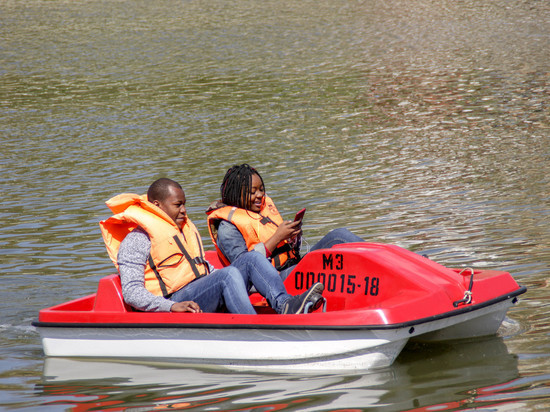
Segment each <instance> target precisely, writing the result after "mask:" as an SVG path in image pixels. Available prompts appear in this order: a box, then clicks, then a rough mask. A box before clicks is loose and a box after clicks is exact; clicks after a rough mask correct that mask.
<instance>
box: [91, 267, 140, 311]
mask: <svg viewBox="0 0 550 412" xmlns="http://www.w3.org/2000/svg"><path fill="white" fill-rule="evenodd" d="M94 311H96V312H113V311H115V312H120V311H123V312H134V309H133V308H132V307H131V306H130V305H128V304H127V303H126V302H124V298H123V296H122V286H121V284H120V276H118V274H114V275H109V276H105V277H104V278H102V279H100V280H99V285H98V286H97V293H96V298H95V302H94Z"/></svg>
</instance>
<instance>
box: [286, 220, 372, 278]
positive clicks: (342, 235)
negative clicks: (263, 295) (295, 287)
mask: <svg viewBox="0 0 550 412" xmlns="http://www.w3.org/2000/svg"><path fill="white" fill-rule="evenodd" d="M356 242H364V240H363V239H361V238H360V237H359V236H357V235H354V234H353V233H351V232H350V231H349V230H348V229H345V228H339V229H334V230H331V231H330V232H328V233H327V234H326V235H325V236H324V237H323V238H322V239H321V240H320V241H318V242H317V243H316V244H315V245H313V247H312V248H311V249H310V250H309V251H310V252H312V251H314V250H317V249H329V248H331V247H332V246H334V245H339V244H341V243H356ZM295 267H296V265H294V266H290V267H288V268H286V269H284V270H282V271H281V273H280V276H281V279H283V280H285V279H286V278H287V277H288V275H290V272H292V271H293V270H294V268H295Z"/></svg>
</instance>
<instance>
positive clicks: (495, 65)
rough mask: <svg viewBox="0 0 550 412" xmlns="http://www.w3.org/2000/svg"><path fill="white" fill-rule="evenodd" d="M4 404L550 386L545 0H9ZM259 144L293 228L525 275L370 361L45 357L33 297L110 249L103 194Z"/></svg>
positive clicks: (195, 177)
mask: <svg viewBox="0 0 550 412" xmlns="http://www.w3.org/2000/svg"><path fill="white" fill-rule="evenodd" d="M0 11H1V13H0V36H1V43H0V44H1V46H0V61H1V66H0V131H1V133H0V139H1V145H2V146H1V147H2V156H1V157H0V168H1V171H2V181H1V188H2V194H3V198H2V201H1V203H0V204H1V208H0V247H1V249H0V258H1V263H2V267H3V272H2V275H0V276H1V279H2V282H3V288H2V290H1V291H0V313H1V318H0V319H1V320H0V330H1V335H0V336H1V337H0V339H1V343H2V344H1V345H0V405H1V407H3V408H5V409H29V410H31V409H35V410H73V411H76V410H93V409H95V410H120V409H128V410H151V409H163V408H168V407H172V408H179V409H192V410H206V409H208V410H237V409H238V410H251V409H254V408H256V409H257V410H278V409H285V410H338V409H339V410H342V409H345V408H348V409H359V410H361V409H369V408H372V409H375V410H384V411H397V410H414V409H417V410H418V409H422V408H430V410H468V409H472V408H478V409H482V410H499V411H504V410H506V411H508V410H535V409H537V410H538V409H548V407H550V389H549V386H550V375H549V374H550V359H549V356H548V354H549V353H550V341H549V339H548V334H549V332H550V331H549V327H548V322H547V318H548V313H549V308H548V306H549V304H548V297H549V295H550V293H549V291H550V289H549V286H548V282H547V279H546V278H547V275H548V271H549V266H550V265H549V264H550V246H549V245H550V225H549V214H550V201H549V193H550V179H549V177H548V176H549V175H550V167H549V164H550V162H549V160H550V159H549V157H550V150H549V144H550V133H549V117H550V116H549V113H550V110H549V107H548V102H549V84H550V81H549V80H550V79H549V70H548V69H549V61H548V60H549V59H548V55H549V54H548V53H549V46H550V44H549V35H550V24H549V23H550V7H549V5H548V4H547V2H545V1H537V0H532V1H528V0H526V1H521V2H512V1H505V0H495V1H492V2H478V1H470V0H463V1H446V0H443V1H437V2H436V1H428V0H421V1H415V2H407V1H396V2H389V3H388V2H383V1H374V0H364V1H340V2H332V1H323V0H321V1H308V0H306V1H293V0H281V1H263V2H256V1H247V0H234V1H231V2H228V1H215V0H214V1H209V2H201V1H195V0H187V1H172V0H166V1H162V2H148V1H114V0H112V1H110V0H104V1H96V0H89V1H81V0H75V1H63V0H51V1H34V0H31V1H27V2H19V1H14V0H2V1H0ZM242 162H248V163H250V164H252V165H254V166H255V167H257V168H258V169H259V170H260V172H261V173H262V175H263V177H264V180H265V181H266V183H267V189H268V193H269V194H270V196H271V197H272V198H274V199H275V201H276V202H277V205H278V206H279V209H280V210H282V211H283V214H285V215H286V216H288V217H291V216H293V214H294V213H295V212H296V211H297V210H298V209H300V208H302V207H307V209H308V212H307V216H306V220H305V231H306V233H305V234H306V240H308V241H309V242H310V243H312V244H313V243H314V242H315V241H316V240H318V239H320V238H321V237H322V236H323V235H324V234H325V233H326V232H327V231H328V230H330V229H333V228H337V227H343V226H345V227H348V228H349V229H351V230H352V231H354V233H356V234H358V235H359V236H362V237H363V238H365V239H368V240H372V241H379V242H388V243H394V244H398V245H400V246H403V247H406V248H408V249H410V250H413V251H415V252H418V253H427V254H428V255H429V256H430V257H431V258H432V259H434V260H436V261H438V262H439V263H442V264H444V265H447V266H453V267H465V266H473V267H480V268H481V267H483V268H493V269H499V270H507V271H510V272H511V273H513V275H514V277H515V278H516V280H517V281H518V282H519V283H521V284H523V285H525V286H527V287H528V288H529V290H528V293H527V294H526V295H525V296H524V297H523V298H522V299H521V300H520V304H519V305H518V306H516V307H514V308H513V309H512V310H511V311H510V312H509V320H508V321H507V322H506V323H505V325H504V327H503V328H502V329H501V331H500V333H499V335H498V336H496V337H491V338H487V339H482V340H477V341H473V342H460V343H451V344H448V345H437V346H428V347H409V348H407V350H406V351H405V352H404V353H403V354H402V355H401V356H400V357H399V358H398V360H397V362H396V364H395V365H393V366H392V367H390V368H387V369H383V370H381V371H377V372H374V373H368V374H363V375H330V374H328V375H307V376H301V375H279V374H260V373H229V372H221V371H218V370H209V369H200V368H191V367H174V366H173V365H166V364H147V363H138V364H132V363H121V362H118V363H117V362H105V361H101V362H100V361H98V362H88V361H76V360H72V361H71V360H55V359H44V357H43V354H42V348H41V346H40V342H39V339H38V334H37V333H36V331H35V330H34V329H33V328H32V326H30V323H31V321H32V320H34V319H36V316H37V312H38V310H39V309H41V308H43V307H47V306H51V305H54V304H57V303H61V302H63V301H66V300H69V299H73V298H76V297H79V296H83V295H85V294H89V293H93V292H94V291H95V288H96V286H97V281H98V280H99V279H100V278H101V277H102V276H104V275H106V274H110V273H112V272H113V267H112V264H111V263H110V261H109V260H108V258H107V255H106V253H105V250H104V247H103V245H102V242H101V238H100V234H99V230H98V226H97V223H98V221H99V220H101V219H104V218H106V217H108V215H109V213H108V210H107V208H106V207H105V206H104V201H105V200H106V199H108V198H109V197H111V196H113V195H115V194H118V193H121V192H143V191H144V190H145V189H146V188H147V186H148V184H149V183H150V182H152V181H153V180H154V179H156V178H158V177H161V176H168V177H171V178H174V179H176V180H178V181H180V182H181V183H182V184H183V186H184V188H185V190H186V195H187V199H188V204H189V214H190V216H191V218H192V219H193V221H194V222H195V223H196V224H197V226H198V227H199V230H200V232H201V234H202V236H203V240H204V242H205V243H206V244H210V241H209V238H208V232H207V229H206V224H205V215H204V210H205V209H206V207H207V205H208V204H209V203H210V202H211V201H213V200H215V199H216V198H217V196H218V195H217V193H218V187H219V184H220V182H221V179H222V177H223V175H224V173H225V170H226V169H227V168H228V167H229V166H231V165H232V164H234V163H242Z"/></svg>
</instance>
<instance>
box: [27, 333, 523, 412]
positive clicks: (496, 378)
mask: <svg viewBox="0 0 550 412" xmlns="http://www.w3.org/2000/svg"><path fill="white" fill-rule="evenodd" d="M517 377H518V368H517V359H516V357H515V356H513V355H511V354H509V353H508V351H507V349H506V345H505V344H504V342H503V341H502V339H500V338H488V339H485V338H484V339H475V340H473V341H470V342H468V341H460V342H458V343H457V342H451V343H444V344H430V345H424V344H415V345H412V346H411V347H409V346H408V347H407V348H406V349H405V350H404V351H403V352H402V354H401V355H400V356H399V357H398V358H397V360H396V362H395V363H394V364H393V365H391V366H390V367H389V368H385V369H381V370H377V371H373V372H370V373H360V374H354V373H343V374H311V373H308V374H276V373H258V372H242V371H241V372H230V371H223V370H219V369H216V368H203V367H200V368H199V367H190V366H181V365H178V364H170V363H166V362H164V363H161V362H156V363H155V362H148V363H145V362H139V361H130V360H129V361H120V360H109V359H99V360H98V359H67V358H53V357H50V358H46V360H45V363H44V377H43V382H42V384H41V385H40V387H39V388H38V389H39V390H41V391H42V392H43V394H44V395H47V396H48V397H49V399H50V402H51V403H52V404H55V405H57V406H58V407H61V405H75V408H78V409H77V410H80V411H85V410H98V409H102V410H103V409H108V408H109V407H112V406H113V405H116V406H118V407H120V408H123V409H127V408H128V409H131V407H136V408H141V410H153V409H156V408H158V409H164V408H166V409H168V408H177V407H180V408H182V409H186V410H188V409H192V410H204V409H205V405H209V407H210V408H211V409H216V410H242V409H243V408H244V406H246V408H244V409H247V410H248V409H270V410H304V411H307V410H315V411H318V410H329V409H330V410H344V409H345V410H350V409H358V410H365V409H366V408H375V409H376V410H380V411H402V410H408V409H411V408H422V407H427V406H432V405H438V407H437V408H432V409H427V410H445V409H446V408H445V407H444V404H445V405H452V404H459V403H462V402H468V403H469V404H470V405H471V406H475V405H476V404H477V402H478V400H477V397H478V396H480V395H481V396H482V397H483V395H484V394H487V393H488V392H491V393H493V394H494V395H495V399H496V401H498V399H499V397H498V395H499V393H498V392H499V391H500V392H501V393H502V392H504V393H503V394H502V395H501V396H503V397H505V396H506V393H505V391H506V390H512V391H513V390H514V385H513V383H512V384H511V385H508V386H507V388H504V389H502V386H503V385H499V384H503V383H506V382H513V380H514V379H516V378H517ZM495 385H499V387H495ZM499 388H500V389H499ZM121 394H124V397H123V400H124V403H121V401H122V399H121ZM477 394H480V395H477ZM183 405H184V406H185V407H183ZM483 405H484V406H488V403H487V402H485V401H484V402H483ZM451 409H452V408H451ZM453 410H454V409H453Z"/></svg>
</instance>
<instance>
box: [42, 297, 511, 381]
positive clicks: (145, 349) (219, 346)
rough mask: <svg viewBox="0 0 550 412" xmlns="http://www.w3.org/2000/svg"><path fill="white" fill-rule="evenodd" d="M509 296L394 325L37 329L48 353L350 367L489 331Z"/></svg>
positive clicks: (380, 363) (234, 365) (265, 366)
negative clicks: (412, 343)
mask: <svg viewBox="0 0 550 412" xmlns="http://www.w3.org/2000/svg"><path fill="white" fill-rule="evenodd" d="M512 304H513V298H510V299H507V300H503V301H500V302H498V303H494V304H492V305H489V306H484V307H478V308H474V307H472V308H471V310H464V311H461V312H458V313H456V314H453V315H449V314H447V315H442V316H440V317H434V318H433V319H423V320H421V321H419V322H416V323H413V322H410V323H407V324H405V325H400V326H390V325H386V326H383V327H380V326H377V327H373V328H369V327H367V326H364V327H353V328H345V327H344V328H330V327H327V328H319V327H316V328H307V327H301V328H291V327H289V328H282V327H278V328H277V327H252V326H251V327H241V328H239V327H234V328H223V327H211V328H209V327H190V326H186V327H179V326H176V327H155V328H148V327H116V326H112V327H76V326H75V327H72V326H64V327H39V328H38V329H39V331H40V334H41V337H42V344H43V347H44V353H45V354H46V355H47V356H62V357H97V358H121V359H122V358H128V359H163V360H170V361H174V362H179V363H187V364H203V365H213V364H214V365H218V366H220V367H226V368H230V369H237V370H239V369H255V370H270V371H302V372H303V371H308V370H309V371H319V370H330V371H338V370H341V371H350V370H368V369H377V368H382V367H386V366H389V365H391V364H392V363H393V361H394V360H395V358H396V357H397V356H398V355H399V353H400V352H401V350H402V349H403V347H404V346H405V345H406V343H407V341H408V340H409V339H411V338H412V339H414V340H420V341H442V340H449V339H460V338H471V337H476V336H485V335H491V334H494V333H495V332H496V331H497V329H498V327H499V325H500V324H501V322H502V319H503V318H504V316H505V314H506V311H507V310H508V308H509V307H510V306H511V305H512Z"/></svg>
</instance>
